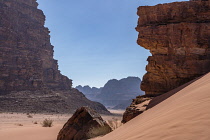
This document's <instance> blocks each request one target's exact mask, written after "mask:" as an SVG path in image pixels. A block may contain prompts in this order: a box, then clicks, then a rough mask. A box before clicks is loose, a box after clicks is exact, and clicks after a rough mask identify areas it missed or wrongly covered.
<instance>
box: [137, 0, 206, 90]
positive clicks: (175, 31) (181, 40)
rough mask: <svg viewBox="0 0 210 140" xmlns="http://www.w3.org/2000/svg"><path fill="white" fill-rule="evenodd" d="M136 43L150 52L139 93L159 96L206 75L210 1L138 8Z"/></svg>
mask: <svg viewBox="0 0 210 140" xmlns="http://www.w3.org/2000/svg"><path fill="white" fill-rule="evenodd" d="M138 15H139V17H140V18H139V20H138V26H137V28H136V30H137V31H138V32H139V36H138V41H137V43H138V44H139V45H140V46H142V47H144V48H145V49H148V50H150V52H151V54H152V56H150V57H148V65H147V67H146V70H147V73H146V74H145V75H144V77H143V80H142V84H141V89H142V90H143V91H145V92H146V94H162V93H165V92H167V91H170V90H172V89H174V88H176V87H178V86H180V85H182V84H184V83H186V82H188V81H190V80H192V79H194V78H196V77H199V76H201V75H203V74H205V73H207V72H209V71H210V47H209V46H210V41H209V38H210V1H207V0H205V1H202V0H193V1H187V2H174V3H169V4H159V5H156V6H142V7H139V8H138Z"/></svg>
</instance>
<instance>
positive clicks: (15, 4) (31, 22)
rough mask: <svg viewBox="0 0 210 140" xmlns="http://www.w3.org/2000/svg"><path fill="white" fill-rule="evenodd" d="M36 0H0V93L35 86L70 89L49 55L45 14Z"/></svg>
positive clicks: (48, 38) (50, 46) (51, 50)
mask: <svg viewBox="0 0 210 140" xmlns="http://www.w3.org/2000/svg"><path fill="white" fill-rule="evenodd" d="M37 6H38V4H37V2H36V0H1V1H0V14H1V18H0V33H1V34H0V38H1V39H0V45H1V46H0V94H4V93H7V92H10V91H14V90H15V91H22V90H37V89H44V88H50V89H71V85H72V82H71V80H70V79H68V78H67V77H66V76H63V75H61V74H60V71H59V70H58V64H57V60H54V59H53V46H52V45H51V44H50V36H49V30H48V28H46V27H44V22H45V16H44V14H43V12H42V11H41V10H38V9H37Z"/></svg>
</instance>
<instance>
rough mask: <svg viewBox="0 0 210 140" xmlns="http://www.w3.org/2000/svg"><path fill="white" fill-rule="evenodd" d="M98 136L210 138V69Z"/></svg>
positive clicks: (114, 139) (109, 139) (117, 139)
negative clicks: (147, 108) (190, 82)
mask: <svg viewBox="0 0 210 140" xmlns="http://www.w3.org/2000/svg"><path fill="white" fill-rule="evenodd" d="M94 140H210V73H209V74H207V75H205V76H204V77H202V78H201V79H199V80H197V81H195V82H194V83H192V84H190V85H189V86H187V87H186V88H184V89H183V90H181V91H179V92H177V93H176V94H175V95H173V96H171V97H170V98H168V99H167V100H165V101H163V102H162V103H160V104H158V105H157V106H155V107H153V108H152V109H149V110H148V111H146V112H144V113H143V114H141V115H140V116H137V117H136V118H134V119H133V120H131V121H129V122H128V123H126V124H125V125H123V126H121V127H120V128H118V129H117V130H115V131H113V132H111V133H110V134H108V135H106V136H104V137H102V138H96V139H94Z"/></svg>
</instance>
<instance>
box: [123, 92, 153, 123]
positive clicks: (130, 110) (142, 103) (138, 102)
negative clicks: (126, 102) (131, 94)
mask: <svg viewBox="0 0 210 140" xmlns="http://www.w3.org/2000/svg"><path fill="white" fill-rule="evenodd" d="M152 98H153V97H149V96H146V95H143V96H137V97H136V99H133V101H132V103H131V105H130V106H129V107H127V108H126V110H125V112H124V113H123V119H122V123H126V122H128V121H130V120H131V119H133V118H135V117H136V116H138V115H139V114H141V113H143V112H144V111H145V110H146V108H147V105H148V104H149V102H150V101H151V100H152Z"/></svg>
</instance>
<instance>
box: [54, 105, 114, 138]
mask: <svg viewBox="0 0 210 140" xmlns="http://www.w3.org/2000/svg"><path fill="white" fill-rule="evenodd" d="M111 131H112V129H111V127H110V126H109V125H108V124H107V123H106V122H105V121H104V120H103V119H102V118H101V116H100V115H99V114H98V113H97V112H96V111H94V110H93V109H91V108H89V107H81V108H79V109H77V111H76V112H75V113H74V115H73V116H72V117H71V118H70V119H69V120H68V121H67V122H66V124H65V125H64V126H63V128H62V129H61V130H60V132H59V134H58V137H57V140H86V139H90V138H93V137H97V136H100V135H105V134H107V133H109V132H111Z"/></svg>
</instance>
